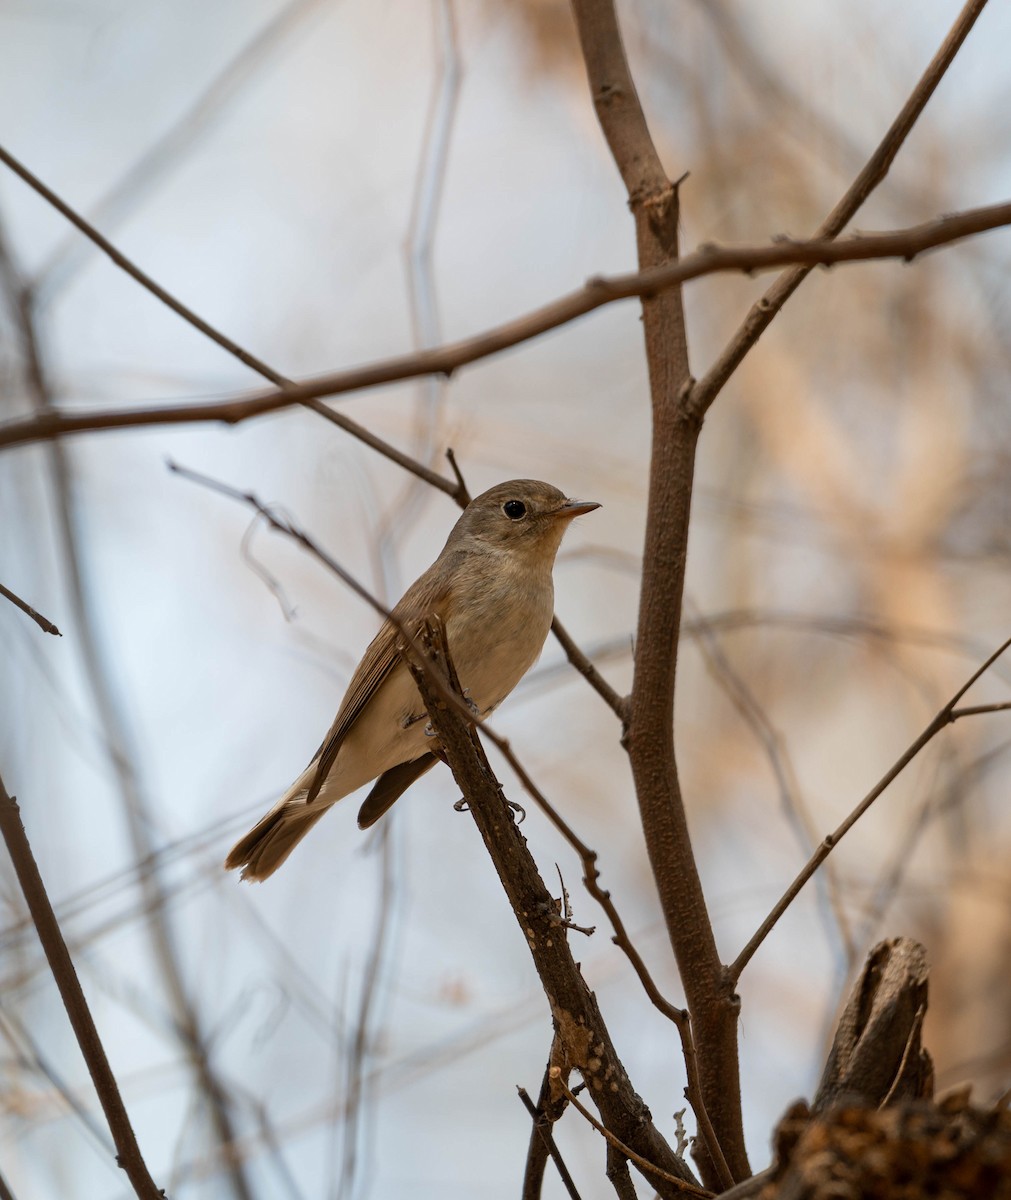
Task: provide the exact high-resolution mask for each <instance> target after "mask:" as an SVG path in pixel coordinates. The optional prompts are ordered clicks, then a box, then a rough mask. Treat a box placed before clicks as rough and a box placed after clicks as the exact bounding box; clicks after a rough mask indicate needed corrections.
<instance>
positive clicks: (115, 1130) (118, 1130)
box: [0, 779, 164, 1200]
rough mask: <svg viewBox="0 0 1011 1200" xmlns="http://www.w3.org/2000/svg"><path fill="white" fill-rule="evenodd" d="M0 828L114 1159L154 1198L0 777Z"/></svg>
mask: <svg viewBox="0 0 1011 1200" xmlns="http://www.w3.org/2000/svg"><path fill="white" fill-rule="evenodd" d="M0 833H2V834H3V839H4V841H5V842H6V844H7V849H8V851H9V852H10V856H11V860H12V862H13V863H14V870H15V872H16V873H17V877H18V883H19V884H20V885H21V890H22V892H23V893H24V897H25V901H26V903H27V905H28V911H29V912H30V913H31V915H32V920H33V921H34V922H35V928H36V929H37V930H38V934H39V941H40V942H41V943H42V949H43V950H44V951H45V955H46V959H47V960H48V962H49V967H50V970H51V971H52V973H53V979H54V980H55V981H56V986H57V988H58V989H59V992H60V998H61V999H62V1001H63V1005H64V1007H65V1008H66V1010H67V1016H68V1017H69V1018H70V1024H71V1026H72V1027H73V1030H74V1036H75V1037H76V1038H77V1044H78V1045H79V1046H80V1048H81V1053H82V1054H83V1055H84V1061H85V1063H86V1064H87V1067H88V1073H89V1075H90V1076H91V1080H92V1082H93V1083H94V1085H95V1091H96V1093H97V1095H98V1099H99V1101H100V1102H101V1105H102V1111H103V1112H104V1113H105V1117H106V1120H107V1121H108V1123H109V1131H110V1133H111V1134H112V1140H113V1142H114V1144H115V1147H116V1162H117V1164H118V1165H119V1166H120V1167H122V1168H123V1170H124V1171H125V1172H126V1175H127V1178H128V1179H129V1180H130V1183H131V1185H132V1186H133V1190H134V1192H135V1193H136V1195H137V1196H138V1197H139V1198H140V1200H159V1197H161V1196H163V1195H164V1193H163V1192H162V1191H161V1190H160V1189H159V1188H158V1186H157V1185H156V1184H155V1182H154V1180H153V1179H152V1178H151V1176H150V1174H149V1172H148V1169H147V1166H146V1164H145V1162H144V1158H143V1156H142V1155H141V1152H140V1147H139V1146H138V1145H137V1138H136V1136H135V1134H134V1132H133V1126H132V1125H131V1124H130V1118H129V1116H128V1114H127V1111H126V1107H125V1105H124V1104H123V1098H122V1096H121V1095H120V1092H119V1085H118V1084H117V1082H116V1077H115V1075H113V1073H112V1068H111V1067H110V1065H109V1059H108V1057H107V1055H106V1053H105V1047H104V1046H103V1045H102V1040H101V1038H100V1037H99V1034H98V1029H97V1027H96V1026H95V1021H94V1018H93V1017H92V1015H91V1010H90V1009H89V1008H88V1002H87V1000H86V999H85V996H84V990H83V989H82V987H81V981H80V979H78V977H77V971H76V970H75V969H74V963H73V960H72V959H71V957H70V952H69V951H68V950H67V944H66V942H65V941H64V940H63V934H62V933H61V932H60V926H59V924H58V922H57V920H56V914H55V913H54V912H53V907H52V904H51V903H50V901H49V896H48V895H47V893H46V888H45V884H44V883H43V882H42V876H41V875H40V874H39V868H38V864H37V863H36V862H35V856H34V855H33V854H32V848H31V845H30V844H29V842H28V835H27V834H26V833H25V827H24V825H23V824H22V821H21V814H20V811H19V809H18V802H17V800H15V799H14V797H13V796H9V795H8V794H7V789H6V788H5V787H4V784H3V780H2V779H0Z"/></svg>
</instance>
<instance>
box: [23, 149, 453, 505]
mask: <svg viewBox="0 0 1011 1200" xmlns="http://www.w3.org/2000/svg"><path fill="white" fill-rule="evenodd" d="M0 162H2V163H4V164H5V165H6V166H7V167H9V168H10V169H11V170H12V171H13V172H14V173H15V175H17V176H18V177H19V178H21V179H22V180H23V181H24V182H25V183H26V184H28V186H29V187H30V188H32V189H33V190H34V191H36V192H37V193H38V194H39V195H40V196H41V197H42V198H43V199H44V200H45V201H47V202H48V203H49V204H51V205H52V206H53V208H55V209H56V211H57V212H59V213H60V214H61V216H63V217H65V218H66V219H67V220H68V221H69V222H70V223H71V224H72V225H74V226H76V227H77V229H79V230H80V231H81V233H83V234H84V236H85V237H86V238H88V239H89V240H90V241H91V242H93V243H94V244H95V245H96V246H97V247H98V249H99V250H101V251H102V252H103V253H104V254H106V255H107V256H108V257H109V258H110V259H112V261H113V262H114V263H115V264H116V266H117V267H119V268H120V269H121V270H123V271H125V272H126V273H127V275H129V276H130V278H131V279H133V280H134V281H135V282H136V283H139V284H140V285H141V287H143V288H145V289H146V290H147V291H149V292H150V293H151V294H152V295H153V296H154V297H155V298H156V299H158V300H160V301H161V302H162V304H164V305H165V306H166V307H168V308H170V309H171V310H172V311H173V312H174V313H175V314H176V315H177V316H179V317H182V319H183V320H184V321H186V322H187V323H188V324H189V325H192V326H193V328H194V329H196V330H198V331H199V332H200V333H202V334H203V335H204V337H207V338H210V340H211V341H212V342H214V343H215V344H216V345H218V346H220V347H221V349H222V350H224V351H226V352H227V353H228V354H230V355H231V356H232V357H233V358H237V359H238V360H239V362H241V363H243V364H244V365H245V366H247V367H249V369H250V370H251V371H255V372H256V374H257V375H260V376H262V377H263V378H264V379H266V380H268V381H269V382H270V383H272V384H274V385H275V386H276V387H278V388H280V389H281V394H282V395H285V394H287V393H289V392H290V390H291V388H292V387H293V386H294V384H293V382H292V380H290V379H288V378H286V377H285V376H284V375H282V374H281V373H280V372H279V371H275V370H274V368H273V367H271V366H270V365H269V364H268V363H265V362H264V361H263V359H261V358H257V357H256V355H255V354H252V353H250V351H248V350H246V349H244V348H243V347H242V346H240V345H239V344H238V342H235V341H233V340H232V339H231V338H230V337H227V336H226V335H225V334H223V333H222V332H221V331H220V330H219V329H216V328H215V327H214V326H213V325H211V324H210V322H208V321H205V320H204V319H203V317H201V316H200V315H199V314H197V313H195V312H194V311H193V309H191V308H190V307H189V306H188V305H186V304H184V303H183V302H182V301H181V300H179V299H178V298H177V297H176V296H173V295H172V293H171V292H169V291H168V290H167V289H166V288H163V287H162V286H161V284H159V283H157V282H156V281H155V280H154V279H152V278H151V276H150V275H148V274H147V272H146V271H142V270H141V268H140V267H138V266H137V264H136V263H134V262H133V261H132V260H131V259H129V258H127V256H126V255H125V254H124V253H123V252H122V251H121V250H119V249H117V248H116V247H115V246H114V245H113V244H112V242H110V241H109V240H108V238H106V237H104V236H103V235H102V234H101V233H99V231H98V230H97V229H96V228H95V227H94V226H93V225H92V224H91V223H90V222H89V221H86V220H85V218H84V217H82V216H81V215H80V213H78V212H77V211H75V210H74V209H73V208H71V206H70V205H69V204H67V203H66V201H65V200H62V199H61V198H60V197H59V196H57V195H56V193H55V192H54V191H53V190H52V189H51V188H49V187H47V186H46V184H44V183H43V182H42V180H41V179H39V178H38V177H37V176H36V175H34V174H33V173H32V172H31V171H29V170H28V168H27V167H26V166H24V164H23V163H21V162H19V161H18V160H17V159H16V158H15V157H14V156H13V155H12V154H10V153H9V152H8V151H7V150H5V149H4V147H3V146H0ZM24 299H25V302H26V303H28V304H30V303H31V302H32V296H31V294H30V292H28V291H27V290H26V292H25V297H24ZM293 403H299V404H303V405H304V406H305V407H306V408H310V409H312V411H313V412H315V413H318V414H319V415H320V416H322V417H324V418H325V419H326V420H328V421H331V422H332V423H333V424H334V425H339V426H340V428H341V429H343V430H345V431H346V432H347V433H350V434H351V435H352V436H353V437H356V438H358V439H359V440H360V441H362V442H364V443H365V444H366V445H367V446H370V447H371V448H372V449H373V450H376V451H378V452H379V453H380V454H383V455H385V456H386V457H387V458H389V459H390V460H391V461H393V462H395V463H396V464H397V465H398V466H401V467H403V468H404V469H405V470H407V471H410V472H411V473H412V474H414V475H417V476H418V477H419V478H420V479H424V480H425V482H426V483H430V484H431V485H432V486H433V487H436V488H439V490H440V491H444V492H448V493H449V495H451V496H453V495H455V494H456V488H455V487H454V486H453V484H452V483H450V482H449V480H447V479H443V477H442V476H441V475H438V474H437V473H436V472H435V471H432V470H430V469H429V468H428V467H426V466H425V465H424V464H423V463H419V462H417V461H416V460H415V459H413V458H411V457H410V456H409V455H407V454H404V453H403V452H402V451H400V450H398V449H397V448H396V447H395V446H391V445H390V444H389V443H388V442H384V441H383V439H382V438H380V437H378V436H377V435H376V434H374V433H371V432H369V431H368V430H367V429H365V428H364V427H363V426H361V425H359V424H358V422H357V421H352V420H351V418H350V417H345V416H344V415H343V414H341V413H335V412H333V411H332V410H331V409H329V408H328V407H327V406H326V405H325V404H323V403H321V402H320V401H319V400H318V399H316V398H315V397H313V396H304V397H302V398H300V399H299V400H298V401H293ZM53 416H58V414H57V412H56V410H51V411H50V412H49V413H45V414H40V417H41V418H42V419H45V418H47V417H48V418H50V419H51V418H52V417H53ZM36 419H39V418H36ZM50 436H56V435H50Z"/></svg>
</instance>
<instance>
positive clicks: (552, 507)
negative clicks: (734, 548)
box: [225, 479, 600, 880]
mask: <svg viewBox="0 0 1011 1200" xmlns="http://www.w3.org/2000/svg"><path fill="white" fill-rule="evenodd" d="M599 507H600V505H599V504H597V503H595V502H594V501H585V500H568V499H566V497H565V496H564V495H563V494H562V493H561V492H560V491H559V490H558V489H557V488H554V487H552V486H551V485H550V484H547V483H539V482H538V481H537V480H536V479H513V480H511V481H510V482H509V483H500V484H499V485H498V486H497V487H493V488H490V489H489V490H488V491H487V492H484V493H482V495H480V496H478V497H477V499H475V500H472V501H471V502H470V504H468V505H467V507H466V509H465V510H464V512H463V514H462V516H461V517H460V519H459V520H458V521H457V523H456V524H455V525H454V526H453V531H452V533H450V535H449V539H448V540H447V542H446V545H445V546H444V547H443V550H442V553H441V554H440V555H439V557H438V558H437V559H436V560H435V562H434V563H433V564H432V565H431V566H430V567H429V568H428V570H427V571H426V572H425V573H424V575H422V576H421V578H420V579H419V580H417V582H416V583H414V584H412V586H411V587H409V588H408V589H407V591H406V592H405V593H404V597H403V599H402V600H401V601H400V603H399V604H398V605H397V606H396V608H394V610H393V613H394V615H395V616H396V618H397V619H398V621H399V622H400V623H401V625H402V626H403V628H404V629H406V630H407V631H408V632H409V633H410V634H411V635H412V636H413V635H414V634H415V633H417V632H418V631H420V629H421V626H422V625H423V623H424V621H425V619H426V618H428V617H431V616H438V617H440V618H441V619H442V621H443V624H444V625H445V629H446V640H447V642H448V644H449V648H450V652H451V653H452V655H453V662H454V664H455V665H456V670H457V674H458V675H459V677H460V683H461V685H462V686H463V688H464V689H465V690H466V693H467V696H468V698H469V699H470V701H471V703H472V704H473V705H474V707H475V708H476V710H477V711H478V712H479V713H480V714H481V715H482V716H485V715H486V714H487V713H490V712H491V711H492V709H494V708H496V707H497V706H498V705H499V704H501V702H502V701H503V700H504V699H505V697H506V696H508V695H509V693H510V692H511V691H512V690H513V688H514V687H515V686H516V684H517V683H519V681H520V679H521V678H522V677H523V675H524V674H525V673H526V672H527V671H528V670H529V668H530V667H531V666H533V664H534V662H535V661H536V660H537V657H538V655H539V654H540V652H541V648H542V647H543V645H544V639H545V638H546V637H547V636H548V630H549V629H550V628H551V615H552V611H553V609H554V585H553V583H552V579H551V569H552V567H553V566H554V562H555V555H556V554H557V552H558V547H559V545H560V544H561V541H562V536H563V534H564V533H565V530H566V529H567V528H568V524H569V521H570V520H571V519H572V518H573V517H578V516H579V515H580V514H581V513H588V512H592V511H593V509H595V508H599ZM400 640H401V635H400V633H399V631H398V629H397V627H396V626H395V625H394V624H393V623H392V622H391V621H385V622H384V623H383V626H382V628H381V629H380V630H379V632H378V633H377V634H376V636H375V638H374V639H373V641H372V643H371V645H370V646H369V648H368V649H367V650H366V651H365V656H364V658H363V659H362V661H361V662H360V663H359V664H358V668H357V669H356V671H355V673H354V675H353V676H352V677H351V682H350V684H349V685H348V690H347V695H346V696H345V697H344V702H343V704H341V707H340V711H339V712H338V713H337V719H336V720H335V721H334V723H333V725H332V727H331V729H330V732H329V733H328V734H327V735H326V739H325V740H324V742H323V745H322V746H320V748H319V750H318V751H317V752H316V755H315V757H314V758H313V760H312V762H311V763H309V765H308V767H306V769H305V770H304V771H303V772H302V774H301V775H300V776H299V777H298V779H296V780H295V782H294V783H293V784H292V785H291V787H290V788H289V789H288V790H287V791H286V792H285V794H284V795H283V796H282V797H281V799H280V800H279V801H278V802H277V804H275V805H274V807H273V808H272V809H271V810H270V812H268V813H267V815H266V816H265V817H264V818H263V819H262V820H261V821H259V822H257V824H256V825H254V826H253V828H252V829H251V830H250V831H249V833H247V834H246V836H245V837H244V838H242V840H241V841H239V842H238V843H237V844H236V845H235V846H234V847H233V848H232V852H231V853H230V854H229V855H228V858H227V859H226V860H225V866H226V867H228V868H233V867H242V878H243V879H249V880H262V879H266V878H267V876H268V875H272V874H273V873H274V872H275V871H276V870H277V868H278V867H279V866H280V865H281V863H283V862H284V860H285V859H286V858H287V857H288V855H289V854H290V853H291V852H292V850H293V849H294V848H295V846H296V845H297V843H298V842H300V841H301V840H302V838H303V837H304V836H305V835H306V834H307V833H308V832H309V830H310V829H311V828H312V827H313V825H315V824H316V822H317V821H318V820H319V819H320V817H321V816H322V815H323V814H324V813H325V812H326V811H327V809H328V808H330V806H331V805H333V804H336V803H337V801H338V800H343V798H344V797H345V796H348V795H350V794H351V792H354V791H356V790H357V789H358V788H360V787H361V786H362V785H363V784H365V783H368V782H369V781H370V780H373V779H375V780H376V784H375V786H374V787H373V789H372V791H371V792H369V794H368V796H367V797H366V799H365V802H364V804H363V805H362V807H361V810H360V811H359V813H358V825H359V827H360V828H362V829H367V828H368V826H370V825H372V824H374V823H375V822H376V821H378V820H379V818H380V817H381V816H382V815H383V813H385V812H386V811H387V809H389V808H390V806H391V805H392V804H393V802H394V801H395V800H396V799H397V798H398V797H399V796H401V795H402V794H403V793H404V792H405V791H406V790H407V788H409V787H410V786H411V784H412V783H414V781H415V780H416V779H418V778H419V776H421V775H423V774H424V773H425V772H426V771H427V770H428V769H429V768H430V767H433V766H434V765H435V763H436V762H437V761H438V760H437V759H436V756H435V755H434V754H433V753H432V751H431V749H430V748H429V747H430V745H431V739H430V737H429V735H428V734H427V733H426V726H427V724H428V714H427V712H426V711H425V706H424V704H423V703H422V700H421V696H420V694H419V693H418V689H417V687H416V686H415V683H414V679H413V678H412V676H411V673H410V670H409V668H408V666H407V663H406V662H405V660H404V658H403V656H402V655H401V653H400V650H399V648H398V643H399V642H400Z"/></svg>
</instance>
